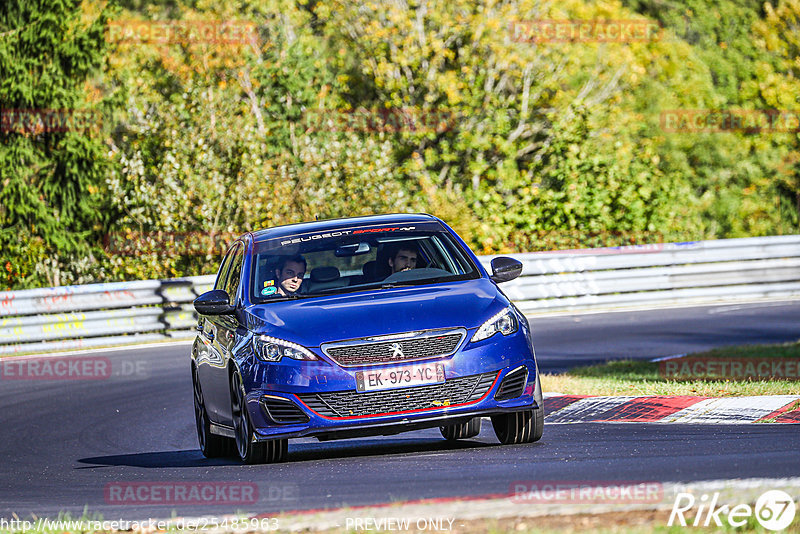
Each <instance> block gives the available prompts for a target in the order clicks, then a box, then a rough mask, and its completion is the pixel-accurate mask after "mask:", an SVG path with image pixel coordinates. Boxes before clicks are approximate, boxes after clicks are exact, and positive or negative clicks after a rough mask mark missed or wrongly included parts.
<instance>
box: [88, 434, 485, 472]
mask: <svg viewBox="0 0 800 534" xmlns="http://www.w3.org/2000/svg"><path fill="white" fill-rule="evenodd" d="M493 446H498V444H497V443H486V442H482V441H476V440H469V441H447V440H444V439H426V438H422V439H419V438H417V439H413V438H412V439H396V438H395V439H358V440H354V441H331V442H324V443H318V442H316V440H310V439H309V440H302V441H300V442H298V443H294V442H290V443H289V457H288V459H287V463H296V462H306V461H320V460H337V459H343V458H358V457H368V456H386V455H392V454H415V453H431V452H447V451H458V450H464V449H477V448H482V447H493ZM78 462H79V463H82V464H87V465H86V466H85V467H78V468H76V469H92V468H96V467H103V466H127V467H144V468H159V469H161V468H165V467H166V468H170V467H177V468H180V467H209V466H227V465H239V466H240V465H242V464H241V462H240V461H239V460H238V459H236V458H214V459H208V458H205V457H203V455H202V454H201V453H200V451H199V450H182V451H159V452H141V453H134V454H117V455H112V456H94V457H90V458H80V459H79V460H78Z"/></svg>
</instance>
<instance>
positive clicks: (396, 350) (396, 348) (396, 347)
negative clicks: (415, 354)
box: [389, 343, 405, 360]
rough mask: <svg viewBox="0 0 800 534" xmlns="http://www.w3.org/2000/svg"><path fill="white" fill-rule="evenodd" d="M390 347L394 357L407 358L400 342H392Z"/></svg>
mask: <svg viewBox="0 0 800 534" xmlns="http://www.w3.org/2000/svg"><path fill="white" fill-rule="evenodd" d="M389 348H390V349H392V358H397V359H398V360H402V359H403V358H405V354H403V349H401V348H400V343H392V344H391V345H390V346H389Z"/></svg>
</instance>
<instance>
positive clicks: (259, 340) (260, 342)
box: [253, 336, 319, 362]
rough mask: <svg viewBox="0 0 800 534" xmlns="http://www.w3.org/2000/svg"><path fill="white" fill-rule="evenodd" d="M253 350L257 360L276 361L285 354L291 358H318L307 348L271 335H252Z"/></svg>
mask: <svg viewBox="0 0 800 534" xmlns="http://www.w3.org/2000/svg"><path fill="white" fill-rule="evenodd" d="M253 350H254V351H255V353H256V356H257V357H258V359H259V360H263V361H265V362H277V361H280V359H281V358H283V357H284V356H286V357H287V358H291V359H293V360H318V359H319V358H317V356H316V355H315V354H314V353H313V352H311V351H310V350H308V349H307V348H305V347H303V346H301V345H298V344H297V343H292V342H291V341H286V340H283V339H278V338H276V337H271V336H254V337H253Z"/></svg>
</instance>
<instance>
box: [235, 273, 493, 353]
mask: <svg viewBox="0 0 800 534" xmlns="http://www.w3.org/2000/svg"><path fill="white" fill-rule="evenodd" d="M496 301H498V303H497V304H495V302H496ZM506 305H508V301H507V300H506V299H505V297H504V296H503V295H502V293H500V291H498V289H497V287H496V286H495V285H494V283H492V282H491V281H489V280H487V279H485V278H480V279H478V280H467V281H463V282H451V283H444V284H436V285H427V286H414V287H402V288H394V289H383V290H375V291H366V292H359V293H349V294H340V295H330V296H326V297H316V298H308V299H300V300H290V301H283V302H274V303H269V304H258V305H254V306H251V307H250V308H248V309H247V316H248V317H247V320H248V323H249V325H248V326H249V328H250V329H251V330H253V331H254V332H256V333H260V334H268V335H271V336H275V337H280V338H282V339H287V340H289V341H294V342H296V343H300V344H301V345H304V346H307V347H318V346H319V345H320V344H322V343H326V342H331V341H341V340H345V339H353V338H360V337H368V336H379V335H385V334H394V333H401V332H411V331H416V330H429V329H437V328H451V327H465V328H468V329H469V328H476V327H478V326H480V325H481V324H483V323H484V322H485V321H486V320H487V319H489V318H490V317H491V314H492V313H496V312H497V310H498V309H499V308H501V307H502V306H506Z"/></svg>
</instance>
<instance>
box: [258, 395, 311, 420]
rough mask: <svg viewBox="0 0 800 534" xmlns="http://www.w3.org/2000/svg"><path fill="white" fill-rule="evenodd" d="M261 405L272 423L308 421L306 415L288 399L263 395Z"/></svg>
mask: <svg viewBox="0 0 800 534" xmlns="http://www.w3.org/2000/svg"><path fill="white" fill-rule="evenodd" d="M261 405H262V406H263V407H264V410H265V411H266V412H267V417H269V418H270V420H272V422H274V423H278V424H284V425H285V424H288V423H306V422H308V416H307V415H306V414H305V413H304V412H303V411H302V410H301V409H300V407H299V406H297V405H296V404H295V403H293V402H292V401H290V400H286V399H279V398H276V397H264V398H262V399H261Z"/></svg>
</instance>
